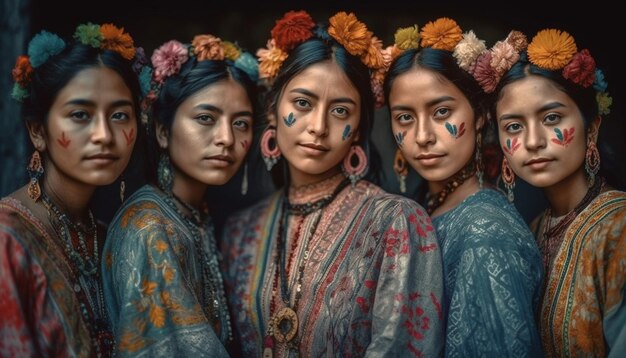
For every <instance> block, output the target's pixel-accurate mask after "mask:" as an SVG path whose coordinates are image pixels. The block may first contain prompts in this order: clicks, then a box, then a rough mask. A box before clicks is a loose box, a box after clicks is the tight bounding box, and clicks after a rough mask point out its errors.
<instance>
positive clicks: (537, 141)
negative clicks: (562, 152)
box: [524, 121, 547, 151]
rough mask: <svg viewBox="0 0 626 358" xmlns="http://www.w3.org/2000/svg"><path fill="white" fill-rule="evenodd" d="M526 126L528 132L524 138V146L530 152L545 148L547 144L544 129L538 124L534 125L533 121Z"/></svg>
mask: <svg viewBox="0 0 626 358" xmlns="http://www.w3.org/2000/svg"><path fill="white" fill-rule="evenodd" d="M527 126H528V130H527V132H526V136H525V138H524V146H526V148H527V149H528V150H531V151H532V150H537V149H541V148H545V146H546V143H547V140H546V131H545V129H544V128H543V127H542V126H541V125H540V124H537V123H535V121H529V123H528V124H527Z"/></svg>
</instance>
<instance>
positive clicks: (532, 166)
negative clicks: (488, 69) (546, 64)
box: [496, 76, 587, 188]
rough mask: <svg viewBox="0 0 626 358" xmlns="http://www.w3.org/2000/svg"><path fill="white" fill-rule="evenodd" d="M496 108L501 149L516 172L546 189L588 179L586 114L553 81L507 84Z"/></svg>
mask: <svg viewBox="0 0 626 358" xmlns="http://www.w3.org/2000/svg"><path fill="white" fill-rule="evenodd" d="M500 95H501V96H500V99H499V100H498V102H497V106H496V116H497V121H498V131H499V135H500V145H501V146H502V150H503V151H504V155H505V156H506V158H507V160H508V162H509V165H510V166H511V169H513V171H514V172H515V174H517V175H518V176H520V177H521V178H522V179H524V180H525V181H527V182H528V183H530V184H531V185H533V186H536V187H540V188H545V187H550V186H552V185H554V184H557V183H559V182H561V181H563V180H564V179H567V178H569V177H570V176H572V175H584V173H583V162H584V160H585V152H586V149H587V144H586V135H585V128H584V122H583V117H582V114H581V112H580V110H579V108H578V106H577V105H576V103H575V102H574V101H573V100H572V99H571V98H570V97H569V96H568V95H567V94H566V93H565V92H563V91H562V90H560V89H559V88H558V87H557V86H556V85H555V84H554V83H553V82H552V81H550V80H548V79H546V78H543V77H540V76H528V77H525V78H523V79H521V80H518V81H515V82H512V83H510V84H508V85H506V86H505V87H504V88H503V89H502V92H501V94H500Z"/></svg>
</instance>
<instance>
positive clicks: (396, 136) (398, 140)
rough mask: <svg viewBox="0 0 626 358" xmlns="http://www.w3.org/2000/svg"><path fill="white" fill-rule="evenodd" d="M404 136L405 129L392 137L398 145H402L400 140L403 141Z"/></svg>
mask: <svg viewBox="0 0 626 358" xmlns="http://www.w3.org/2000/svg"><path fill="white" fill-rule="evenodd" d="M405 136H406V131H402V132H398V133H396V134H395V135H394V136H393V137H394V138H395V139H396V143H397V144H398V147H402V141H404V137H405Z"/></svg>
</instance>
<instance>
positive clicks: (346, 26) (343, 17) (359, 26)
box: [328, 11, 372, 56]
mask: <svg viewBox="0 0 626 358" xmlns="http://www.w3.org/2000/svg"><path fill="white" fill-rule="evenodd" d="M329 22H330V26H329V27H328V34H329V35H330V36H332V37H333V38H334V39H335V40H337V42H339V43H340V44H341V45H342V46H343V47H345V48H346V50H348V52H350V54H352V55H354V56H360V55H362V54H363V52H365V51H366V50H367V48H368V47H369V45H370V42H371V40H372V33H371V32H369V31H367V27H366V26H365V24H364V23H362V22H360V21H359V20H358V19H357V18H356V16H355V15H354V14H353V13H350V14H347V13H346V12H344V11H342V12H339V13H337V14H335V15H334V16H333V17H331V18H330V20H329Z"/></svg>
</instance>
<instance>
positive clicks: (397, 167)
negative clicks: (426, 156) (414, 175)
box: [393, 148, 409, 193]
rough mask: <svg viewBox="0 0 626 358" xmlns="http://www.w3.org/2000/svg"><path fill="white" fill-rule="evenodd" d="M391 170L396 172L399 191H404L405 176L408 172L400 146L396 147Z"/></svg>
mask: <svg viewBox="0 0 626 358" xmlns="http://www.w3.org/2000/svg"><path fill="white" fill-rule="evenodd" d="M393 170H394V171H395V172H396V175H397V176H398V181H399V182H400V192H401V193H406V176H407V175H408V174H409V166H408V164H407V162H406V159H404V155H402V151H401V150H400V148H398V149H396V157H395V159H394V160H393Z"/></svg>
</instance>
